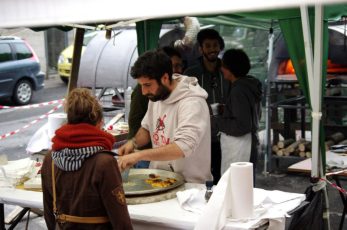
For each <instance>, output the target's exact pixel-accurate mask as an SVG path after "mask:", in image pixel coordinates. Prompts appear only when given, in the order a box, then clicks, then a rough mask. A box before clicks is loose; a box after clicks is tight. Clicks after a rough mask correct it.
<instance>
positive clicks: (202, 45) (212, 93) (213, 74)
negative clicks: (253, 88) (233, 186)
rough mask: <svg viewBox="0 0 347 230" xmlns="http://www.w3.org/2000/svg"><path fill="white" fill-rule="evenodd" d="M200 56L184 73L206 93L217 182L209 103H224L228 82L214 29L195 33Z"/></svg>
mask: <svg viewBox="0 0 347 230" xmlns="http://www.w3.org/2000/svg"><path fill="white" fill-rule="evenodd" d="M197 41H198V44H199V50H200V53H201V57H199V59H198V61H197V63H196V64H195V65H193V66H191V67H189V68H188V69H187V70H186V71H184V75H187V76H194V77H196V78H198V81H199V84H200V85H201V87H202V88H204V89H205V90H206V92H207V93H208V98H207V100H206V101H207V104H208V105H209V106H210V115H211V138H212V140H211V172H212V175H213V182H214V184H217V183H218V181H219V179H220V177H221V174H220V167H221V148H220V141H219V137H218V136H217V134H218V130H217V123H216V118H215V116H214V115H217V114H213V113H212V108H211V105H214V106H216V105H217V104H224V103H225V98H226V97H227V94H228V91H229V88H230V83H229V82H228V81H226V80H225V79H224V78H223V74H222V72H221V60H220V59H219V58H218V55H219V53H220V52H221V51H222V50H223V49H224V41H223V38H222V37H221V36H220V35H219V33H218V32H217V31H216V30H214V29H203V30H201V31H200V32H199V33H198V35H197Z"/></svg>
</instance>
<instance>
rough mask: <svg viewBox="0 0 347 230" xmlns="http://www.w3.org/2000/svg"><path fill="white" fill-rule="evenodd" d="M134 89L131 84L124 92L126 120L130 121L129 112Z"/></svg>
mask: <svg viewBox="0 0 347 230" xmlns="http://www.w3.org/2000/svg"><path fill="white" fill-rule="evenodd" d="M132 92H133V89H132V88H131V86H129V87H128V88H127V89H126V90H125V92H124V110H125V117H124V118H125V121H126V122H128V118H129V112H130V103H131V93H132Z"/></svg>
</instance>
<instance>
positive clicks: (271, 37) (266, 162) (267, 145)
mask: <svg viewBox="0 0 347 230" xmlns="http://www.w3.org/2000/svg"><path fill="white" fill-rule="evenodd" d="M271 24H272V23H271ZM273 41H274V34H273V28H272V26H271V28H270V30H269V48H268V51H269V54H268V59H267V69H268V73H269V69H270V64H271V60H272V55H273ZM266 81H267V82H266V92H265V94H266V95H265V97H266V102H265V119H266V120H265V133H266V138H265V151H264V172H263V174H264V175H267V173H268V169H270V170H271V169H272V167H271V163H272V159H271V125H270V123H271V112H270V111H271V108H270V102H271V101H270V100H271V98H270V93H271V81H270V75H269V74H268V75H267V80H266Z"/></svg>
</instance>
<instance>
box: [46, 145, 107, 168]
mask: <svg viewBox="0 0 347 230" xmlns="http://www.w3.org/2000/svg"><path fill="white" fill-rule="evenodd" d="M103 149H104V148H103V147H101V146H91V147H85V148H79V149H68V148H65V149H62V150H60V151H53V152H52V159H53V160H54V164H55V165H56V166H57V167H58V168H60V169H61V170H64V171H68V172H72V171H77V170H78V169H80V168H81V166H82V163H83V161H84V160H85V159H87V158H89V157H91V156H92V155H93V154H94V153H97V152H100V151H101V150H103Z"/></svg>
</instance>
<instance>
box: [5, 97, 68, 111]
mask: <svg viewBox="0 0 347 230" xmlns="http://www.w3.org/2000/svg"><path fill="white" fill-rule="evenodd" d="M63 101H64V99H59V100H54V101H48V102H43V103H38V104H32V105H24V106H6V105H0V109H31V108H38V107H43V106H46V105H54V104H61V103H62V102H63Z"/></svg>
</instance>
